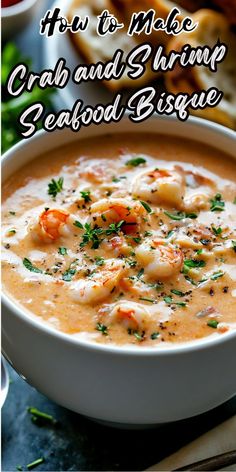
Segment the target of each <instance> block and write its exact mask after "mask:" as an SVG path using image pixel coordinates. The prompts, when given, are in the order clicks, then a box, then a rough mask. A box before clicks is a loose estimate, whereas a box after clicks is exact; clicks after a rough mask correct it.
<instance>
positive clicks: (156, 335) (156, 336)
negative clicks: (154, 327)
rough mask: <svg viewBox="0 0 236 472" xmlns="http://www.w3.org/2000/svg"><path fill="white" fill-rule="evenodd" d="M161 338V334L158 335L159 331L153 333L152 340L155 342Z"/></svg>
mask: <svg viewBox="0 0 236 472" xmlns="http://www.w3.org/2000/svg"><path fill="white" fill-rule="evenodd" d="M159 336H160V333H158V331H157V332H155V333H152V334H151V336H150V338H151V339H152V340H153V341H154V339H157V338H158V337H159Z"/></svg>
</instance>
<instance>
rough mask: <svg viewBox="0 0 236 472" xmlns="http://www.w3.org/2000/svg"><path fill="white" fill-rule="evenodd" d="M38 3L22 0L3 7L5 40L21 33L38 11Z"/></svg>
mask: <svg viewBox="0 0 236 472" xmlns="http://www.w3.org/2000/svg"><path fill="white" fill-rule="evenodd" d="M38 3H40V2H38V0H21V2H19V3H16V4H15V5H12V6H10V7H4V8H1V17H2V37H3V39H4V40H6V39H9V38H11V37H12V36H14V35H15V34H18V33H20V31H22V30H23V29H24V28H25V27H26V26H27V24H28V23H29V22H30V21H31V20H32V18H33V16H34V15H35V13H36V11H37V6H38V5H37V4H38ZM13 65H14V64H13Z"/></svg>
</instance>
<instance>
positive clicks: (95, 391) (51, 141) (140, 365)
mask: <svg viewBox="0 0 236 472" xmlns="http://www.w3.org/2000/svg"><path fill="white" fill-rule="evenodd" d="M129 131H130V132H136V133H139V132H142V131H144V132H147V131H148V132H153V133H163V134H165V135H167V136H168V135H172V136H173V135H174V136H179V137H180V139H181V137H186V136H187V137H188V138H192V139H195V140H197V141H200V142H202V143H207V144H209V143H210V144H212V145H213V146H215V147H217V149H220V150H222V151H227V153H228V154H229V155H231V156H233V157H235V156H236V134H235V133H234V132H233V131H230V130H228V129H226V128H224V127H222V126H219V125H217V124H214V123H211V122H207V121H203V120H200V119H197V118H191V119H189V120H188V121H187V122H184V123H183V122H180V121H178V120H176V119H175V118H172V117H166V118H161V117H157V116H156V117H153V118H152V119H150V120H149V121H145V122H143V123H140V124H134V123H132V122H131V121H130V120H129V119H128V118H127V117H126V118H124V119H123V120H122V121H121V122H120V123H118V124H109V125H100V126H98V127H97V126H90V127H88V128H83V129H81V130H80V132H79V134H78V135H77V134H76V133H73V132H70V131H68V130H65V131H59V132H54V133H48V134H47V133H45V132H39V133H37V134H36V135H35V136H34V137H33V138H32V139H30V140H28V141H23V142H21V143H19V144H18V145H16V146H15V147H14V148H12V149H11V150H10V151H9V152H8V153H6V154H5V156H4V158H3V179H6V178H8V177H9V176H10V175H11V174H12V173H13V172H15V171H16V170H17V169H18V168H20V167H21V166H22V165H23V164H25V163H26V162H29V161H30V160H31V159H33V158H34V157H36V156H37V155H38V154H41V153H43V152H44V151H48V150H50V149H53V148H55V147H58V146H61V145H63V144H66V143H68V142H73V141H76V140H77V139H80V138H83V137H92V136H97V135H102V134H104V133H109V132H112V133H117V132H129ZM2 347H3V353H4V355H5V357H6V358H7V359H8V360H9V362H10V363H11V364H12V365H13V367H14V368H15V369H16V370H17V371H18V372H19V373H20V374H22V375H23V376H24V377H25V378H26V379H27V381H28V382H30V383H31V384H32V385H33V386H34V387H36V388H37V389H38V390H40V391H41V392H42V393H44V394H45V395H47V396H48V397H49V398H51V399H52V400H54V401H55V402H58V403H60V404H61V405H63V406H65V407H67V408H69V409H71V410H74V411H76V412H78V413H81V414H83V415H86V416H89V417H92V418H94V419H97V420H103V421H106V422H113V423H114V424H120V423H122V424H126V425H129V426H131V425H137V426H146V425H153V424H156V423H164V422H170V421H176V420H180V419H183V418H188V417H191V416H194V415H198V414H200V413H203V412H205V411H207V410H209V409H211V408H214V407H216V406H217V405H219V404H221V403H222V402H224V401H226V400H227V399H229V398H230V397H232V396H233V395H234V394H235V392H236V375H235V359H236V331H231V332H228V333H225V334H223V335H222V336H220V337H216V338H215V337H214V338H211V337H208V338H204V339H201V340H199V341H194V342H189V343H185V344H182V345H181V346H176V345H175V346H173V347H162V348H161V349H160V348H158V347H156V348H140V347H139V348H138V347H134V348H132V349H129V348H123V347H115V346H109V345H100V344H96V343H92V342H88V341H82V340H77V339H75V338H73V337H72V336H70V335H67V334H64V333H62V332H59V331H56V330H54V329H53V328H51V327H49V326H47V325H46V324H44V323H43V322H41V321H40V320H38V319H37V318H36V317H35V318H34V317H31V316H30V314H27V312H26V311H24V309H23V308H21V307H19V305H17V304H16V303H15V302H14V301H13V300H12V299H10V298H9V297H8V296H7V295H6V294H3V312H2Z"/></svg>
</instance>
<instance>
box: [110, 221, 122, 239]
mask: <svg viewBox="0 0 236 472" xmlns="http://www.w3.org/2000/svg"><path fill="white" fill-rule="evenodd" d="M124 223H125V220H121V221H119V222H118V223H111V224H110V225H109V226H108V229H106V230H105V234H106V235H107V236H110V235H111V234H113V233H115V234H117V233H119V232H120V231H121V226H122V225H123V224H124Z"/></svg>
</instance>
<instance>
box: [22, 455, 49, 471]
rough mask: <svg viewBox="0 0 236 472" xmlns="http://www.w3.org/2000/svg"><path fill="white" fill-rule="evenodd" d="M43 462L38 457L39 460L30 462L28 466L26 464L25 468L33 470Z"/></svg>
mask: <svg viewBox="0 0 236 472" xmlns="http://www.w3.org/2000/svg"><path fill="white" fill-rule="evenodd" d="M44 460H45V459H44V457H40V458H39V459H36V460H35V461H34V462H31V463H30V464H28V465H27V466H26V467H27V469H28V470H31V469H34V468H35V467H37V466H38V465H40V464H42V463H43V462H44Z"/></svg>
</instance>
